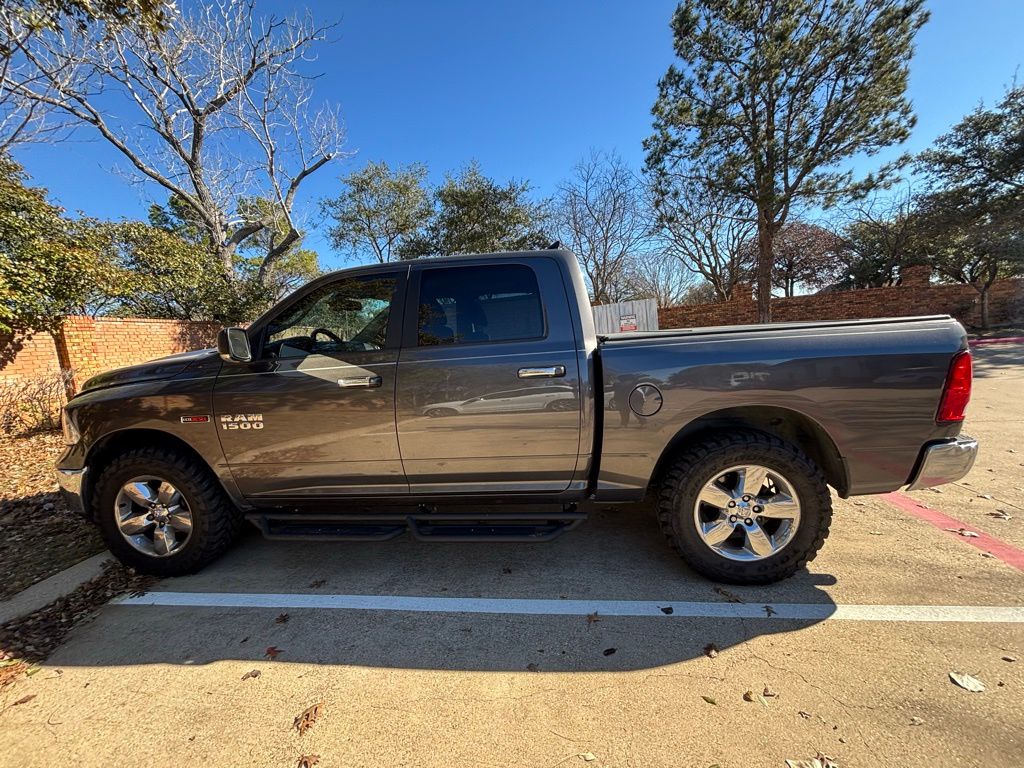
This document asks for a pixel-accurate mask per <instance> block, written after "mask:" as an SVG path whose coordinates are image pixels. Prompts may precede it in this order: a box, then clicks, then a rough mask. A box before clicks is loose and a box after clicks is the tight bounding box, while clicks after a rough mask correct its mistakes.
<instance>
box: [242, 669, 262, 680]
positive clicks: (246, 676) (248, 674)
mask: <svg viewBox="0 0 1024 768" xmlns="http://www.w3.org/2000/svg"><path fill="white" fill-rule="evenodd" d="M262 674H263V673H262V672H260V671H259V670H258V669H250V670H249V671H248V672H246V673H245V674H244V675H242V679H243V680H250V679H252V680H255V679H256V678H257V677H259V676H260V675H262Z"/></svg>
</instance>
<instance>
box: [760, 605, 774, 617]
mask: <svg viewBox="0 0 1024 768" xmlns="http://www.w3.org/2000/svg"><path fill="white" fill-rule="evenodd" d="M761 607H762V608H764V615H765V616H774V615H775V614H776V613H777V611H776V610H775V609H774V608H772V607H771V606H770V605H764V606H761Z"/></svg>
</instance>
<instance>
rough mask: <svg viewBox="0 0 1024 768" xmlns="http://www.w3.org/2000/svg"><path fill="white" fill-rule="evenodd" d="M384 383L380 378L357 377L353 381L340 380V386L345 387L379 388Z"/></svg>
mask: <svg viewBox="0 0 1024 768" xmlns="http://www.w3.org/2000/svg"><path fill="white" fill-rule="evenodd" d="M383 383H384V379H383V378H381V377H380V376H355V377H353V378H351V379H338V386H339V387H345V388H346V389H348V388H349V387H379V386H380V385H381V384H383Z"/></svg>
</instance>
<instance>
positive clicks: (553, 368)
mask: <svg viewBox="0 0 1024 768" xmlns="http://www.w3.org/2000/svg"><path fill="white" fill-rule="evenodd" d="M560 376H565V366H564V365H549V366H546V367H543V368H520V369H519V378H520V379H555V378H558V377H560Z"/></svg>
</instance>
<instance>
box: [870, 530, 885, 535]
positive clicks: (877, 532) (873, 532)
mask: <svg viewBox="0 0 1024 768" xmlns="http://www.w3.org/2000/svg"><path fill="white" fill-rule="evenodd" d="M868 535H869V536H885V532H884V531H868Z"/></svg>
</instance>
